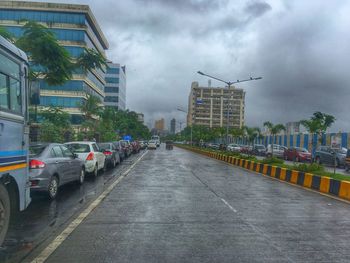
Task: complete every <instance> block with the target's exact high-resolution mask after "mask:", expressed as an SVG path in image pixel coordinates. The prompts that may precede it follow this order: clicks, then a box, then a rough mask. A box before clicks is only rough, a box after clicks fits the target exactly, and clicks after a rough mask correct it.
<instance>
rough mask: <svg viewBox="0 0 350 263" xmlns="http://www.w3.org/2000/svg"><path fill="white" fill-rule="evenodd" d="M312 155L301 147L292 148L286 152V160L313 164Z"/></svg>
mask: <svg viewBox="0 0 350 263" xmlns="http://www.w3.org/2000/svg"><path fill="white" fill-rule="evenodd" d="M311 158H312V156H311V153H310V152H309V151H308V150H307V149H305V148H300V147H291V148H288V149H287V150H285V151H284V159H285V160H290V161H295V162H311Z"/></svg>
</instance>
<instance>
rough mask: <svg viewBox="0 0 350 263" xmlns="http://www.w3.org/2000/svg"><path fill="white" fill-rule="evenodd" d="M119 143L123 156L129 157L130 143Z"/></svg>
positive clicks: (123, 141)
mask: <svg viewBox="0 0 350 263" xmlns="http://www.w3.org/2000/svg"><path fill="white" fill-rule="evenodd" d="M120 143H121V144H122V148H123V151H124V153H125V156H126V157H129V156H130V155H131V153H132V146H131V144H130V141H127V140H121V141H120Z"/></svg>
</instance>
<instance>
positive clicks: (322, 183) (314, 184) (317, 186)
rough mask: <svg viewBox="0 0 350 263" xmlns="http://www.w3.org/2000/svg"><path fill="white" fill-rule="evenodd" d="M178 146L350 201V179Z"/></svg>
mask: <svg viewBox="0 0 350 263" xmlns="http://www.w3.org/2000/svg"><path fill="white" fill-rule="evenodd" d="M176 146H177V147H179V148H182V149H186V150H189V151H192V152H195V153H198V154H202V155H205V156H207V157H210V158H214V159H217V160H220V161H224V162H227V163H229V164H232V165H235V166H239V167H241V168H243V169H246V170H250V171H253V172H256V173H260V174H263V175H266V176H269V177H273V178H276V179H278V180H280V181H285V182H288V183H291V184H295V185H298V186H301V187H305V188H309V189H312V190H315V191H318V192H321V193H324V194H329V195H332V196H336V197H339V198H341V199H344V200H347V201H350V182H348V181H342V180H338V179H334V178H330V177H327V176H320V175H316V174H312V173H305V172H301V171H296V170H290V169H286V168H282V167H278V166H273V165H269V164H264V163H260V162H256V161H251V160H246V159H241V158H238V157H235V156H229V155H226V154H222V153H217V152H211V151H207V150H204V149H198V148H192V147H188V146H184V145H176Z"/></svg>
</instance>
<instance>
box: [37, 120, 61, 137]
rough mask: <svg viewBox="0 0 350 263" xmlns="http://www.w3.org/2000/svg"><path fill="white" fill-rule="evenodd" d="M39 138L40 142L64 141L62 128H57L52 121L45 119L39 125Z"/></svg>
mask: <svg viewBox="0 0 350 263" xmlns="http://www.w3.org/2000/svg"><path fill="white" fill-rule="evenodd" d="M39 140H40V141H41V142H57V143H62V142H64V134H63V133H62V130H61V129H59V128H58V127H57V126H56V125H55V124H53V123H52V122H50V121H48V120H45V121H44V122H43V123H42V124H41V125H40V137H39Z"/></svg>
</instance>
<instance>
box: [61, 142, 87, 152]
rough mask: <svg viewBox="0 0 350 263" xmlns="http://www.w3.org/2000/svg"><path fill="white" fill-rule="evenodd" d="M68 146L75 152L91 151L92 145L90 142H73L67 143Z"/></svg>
mask: <svg viewBox="0 0 350 263" xmlns="http://www.w3.org/2000/svg"><path fill="white" fill-rule="evenodd" d="M67 147H68V148H69V149H70V150H71V151H72V152H74V153H88V152H90V146H89V145H88V144H80V143H71V144H67Z"/></svg>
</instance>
